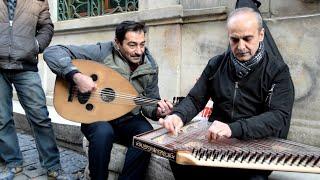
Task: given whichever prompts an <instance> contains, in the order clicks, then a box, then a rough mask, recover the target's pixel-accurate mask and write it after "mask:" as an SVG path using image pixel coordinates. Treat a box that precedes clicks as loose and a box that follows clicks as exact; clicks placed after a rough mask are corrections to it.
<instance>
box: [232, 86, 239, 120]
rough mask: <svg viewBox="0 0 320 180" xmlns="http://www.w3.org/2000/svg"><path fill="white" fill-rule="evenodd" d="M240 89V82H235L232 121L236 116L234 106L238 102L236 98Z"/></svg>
mask: <svg viewBox="0 0 320 180" xmlns="http://www.w3.org/2000/svg"><path fill="white" fill-rule="evenodd" d="M238 89H239V85H238V82H235V84H234V93H233V100H232V111H231V120H233V116H234V105H235V101H236V96H237V91H238Z"/></svg>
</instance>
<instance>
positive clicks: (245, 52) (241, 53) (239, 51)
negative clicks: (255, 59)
mask: <svg viewBox="0 0 320 180" xmlns="http://www.w3.org/2000/svg"><path fill="white" fill-rule="evenodd" d="M247 53H249V52H248V51H242V50H237V54H239V55H245V54H247Z"/></svg>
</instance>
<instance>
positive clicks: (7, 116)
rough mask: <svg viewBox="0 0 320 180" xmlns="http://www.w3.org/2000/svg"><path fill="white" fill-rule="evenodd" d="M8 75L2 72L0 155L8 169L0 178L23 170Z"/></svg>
mask: <svg viewBox="0 0 320 180" xmlns="http://www.w3.org/2000/svg"><path fill="white" fill-rule="evenodd" d="M7 75H8V74H7V73H4V72H0V94H1V95H0V97H1V98H0V157H1V159H3V161H4V162H5V164H6V167H7V170H8V172H1V173H0V179H1V178H2V179H4V178H5V177H6V176H14V174H15V173H18V172H21V171H22V168H21V166H22V163H23V160H22V153H21V151H20V147H19V144H18V137H17V133H16V129H15V126H14V122H13V118H12V86H11V83H10V80H9V77H8V76H7ZM9 171H10V172H9Z"/></svg>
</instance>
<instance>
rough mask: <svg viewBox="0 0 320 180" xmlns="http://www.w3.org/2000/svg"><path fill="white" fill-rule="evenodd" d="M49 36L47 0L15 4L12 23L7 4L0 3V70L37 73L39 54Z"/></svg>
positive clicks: (49, 22)
mask: <svg viewBox="0 0 320 180" xmlns="http://www.w3.org/2000/svg"><path fill="white" fill-rule="evenodd" d="M52 36H53V24H52V21H51V19H50V13H49V5H48V1H47V0H18V3H17V7H16V9H15V14H14V19H13V22H12V23H10V22H9V17H8V9H7V1H6V0H0V69H9V70H10V69H15V70H32V71H37V70H38V68H37V63H38V58H37V56H38V53H40V52H42V51H43V50H44V49H45V48H46V47H47V46H48V45H49V43H50V41H51V38H52Z"/></svg>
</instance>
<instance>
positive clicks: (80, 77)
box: [73, 73, 97, 93]
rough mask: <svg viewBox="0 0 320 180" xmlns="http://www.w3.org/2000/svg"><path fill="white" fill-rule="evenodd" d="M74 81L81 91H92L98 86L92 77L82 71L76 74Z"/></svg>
mask: <svg viewBox="0 0 320 180" xmlns="http://www.w3.org/2000/svg"><path fill="white" fill-rule="evenodd" d="M73 81H74V82H75V83H76V85H77V87H78V89H79V91H80V92H81V93H86V92H92V91H94V90H96V88H97V84H96V83H95V82H93V80H92V78H91V77H89V76H87V75H84V74H82V73H76V74H74V75H73Z"/></svg>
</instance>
